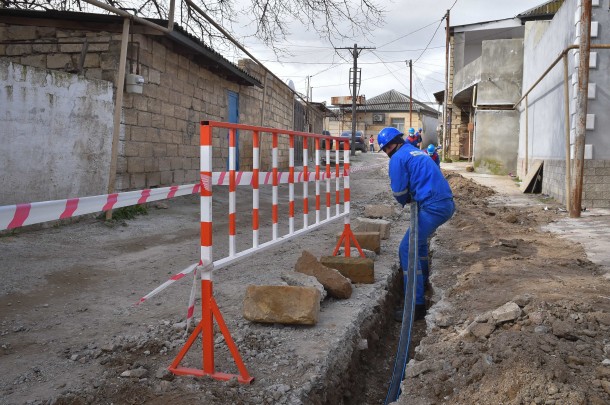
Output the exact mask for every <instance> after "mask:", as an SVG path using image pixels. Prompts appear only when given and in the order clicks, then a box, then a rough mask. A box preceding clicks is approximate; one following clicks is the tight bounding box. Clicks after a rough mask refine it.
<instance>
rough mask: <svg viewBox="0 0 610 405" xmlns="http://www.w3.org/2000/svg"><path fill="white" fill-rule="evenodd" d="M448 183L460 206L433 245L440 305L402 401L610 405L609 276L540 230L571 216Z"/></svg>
mask: <svg viewBox="0 0 610 405" xmlns="http://www.w3.org/2000/svg"><path fill="white" fill-rule="evenodd" d="M448 179H449V181H450V184H451V185H452V188H453V190H454V193H455V199H456V205H457V210H456V214H455V215H454V218H453V219H452V220H451V221H449V222H448V223H447V224H446V225H445V226H443V227H441V228H440V229H439V230H438V232H437V235H436V239H434V241H433V248H432V259H431V266H432V283H433V285H434V289H435V290H434V291H435V293H434V297H433V301H434V306H433V307H432V308H431V309H430V310H429V315H428V317H427V322H428V334H427V336H426V337H424V338H423V339H422V340H421V342H420V344H419V346H418V347H417V349H416V355H415V359H414V360H411V362H410V363H409V366H408V368H407V372H406V375H407V377H406V379H405V381H404V382H403V386H402V389H403V396H402V397H401V400H400V401H399V403H400V404H407V403H408V404H411V405H413V404H417V405H423V404H426V405H428V404H430V405H431V404H468V405H470V404H475V403H482V404H483V403H485V404H515V405H516V404H528V405H529V404H542V403H544V404H556V405H559V404H564V405H568V404H569V405H579V404H582V405H585V404H595V405H601V404H608V403H610V338H609V336H610V299H609V297H610V280H608V278H604V277H603V276H602V275H603V269H601V268H599V266H597V265H595V264H593V263H591V262H590V261H589V260H587V258H586V255H585V253H584V250H583V248H582V246H580V245H579V244H575V243H572V242H570V241H569V240H565V239H561V238H559V237H556V236H554V235H553V234H550V233H548V232H543V231H541V229H540V228H541V226H542V225H545V224H547V223H549V222H550V221H552V220H554V219H558V218H561V217H562V216H564V215H566V214H565V213H562V212H560V210H558V209H557V207H554V206H551V207H550V208H549V207H548V203H547V204H546V205H543V204H541V203H539V204H534V205H530V206H528V207H508V206H506V205H503V204H501V203H499V202H497V201H493V200H492V199H485V198H484V197H489V196H491V195H493V194H494V193H493V190H490V189H488V188H485V187H482V186H479V185H477V184H476V183H474V182H472V181H469V180H466V179H464V178H461V177H460V176H459V175H457V174H453V173H451V174H449V175H448ZM506 305H508V306H510V307H511V308H512V309H513V311H514V312H513V313H512V315H511V316H509V317H507V319H504V318H503V319H500V320H498V319H496V316H497V313H494V311H499V312H502V310H499V309H500V308H502V307H504V306H506ZM504 308H506V307H504ZM494 314H495V315H494Z"/></svg>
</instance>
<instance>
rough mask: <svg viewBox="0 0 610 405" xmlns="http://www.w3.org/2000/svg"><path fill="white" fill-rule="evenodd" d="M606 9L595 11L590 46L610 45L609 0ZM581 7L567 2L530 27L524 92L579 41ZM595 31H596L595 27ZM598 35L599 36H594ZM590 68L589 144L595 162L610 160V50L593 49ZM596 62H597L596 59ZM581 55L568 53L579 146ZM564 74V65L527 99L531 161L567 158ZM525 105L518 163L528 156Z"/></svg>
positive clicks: (571, 101)
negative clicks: (609, 108) (554, 13)
mask: <svg viewBox="0 0 610 405" xmlns="http://www.w3.org/2000/svg"><path fill="white" fill-rule="evenodd" d="M604 3H605V7H601V6H598V7H595V6H594V7H593V15H592V20H593V25H594V26H595V27H596V28H594V32H593V34H594V36H593V38H592V39H591V43H592V44H594V43H608V41H609V40H610V32H608V31H607V30H605V29H604V28H607V27H609V26H610V16H609V14H608V12H607V10H608V7H609V6H610V1H608V0H605V1H604ZM579 16H580V8H579V7H578V1H577V0H569V1H566V2H564V4H563V6H562V7H561V8H560V9H559V11H558V12H557V14H556V15H555V17H554V18H553V20H552V21H551V22H550V23H549V22H528V23H526V26H525V27H526V35H525V41H524V60H525V64H524V66H525V67H524V71H523V90H524V91H526V90H527V89H529V88H530V87H531V85H532V84H533V83H534V82H535V81H536V80H537V79H538V78H539V77H540V75H541V74H542V73H543V72H544V71H545V70H546V69H547V68H548V66H549V65H550V63H551V62H552V61H553V60H554V59H555V58H556V57H557V56H558V55H559V53H560V52H561V51H563V49H565V48H566V47H567V46H568V45H571V44H573V43H575V42H576V43H577V35H578V31H577V28H578V25H577V24H576V23H577V19H578V17H579ZM592 28H593V27H592ZM595 31H597V32H595ZM591 59H592V61H591V63H590V65H591V69H590V70H589V83H590V86H589V89H590V91H589V102H588V109H587V110H588V111H587V113H588V115H589V116H588V121H589V123H590V124H591V125H590V126H589V127H588V128H587V133H586V143H587V144H588V145H591V146H589V149H590V150H591V151H592V153H591V157H592V158H593V159H604V160H608V159H610V137H609V136H608V134H609V133H610V131H609V130H608V128H609V126H610V115H609V114H608V106H609V105H610V104H609V103H610V96H609V94H610V76H609V75H608V66H609V65H610V52H609V51H608V50H594V49H592V50H591ZM593 60H594V61H593ZM577 63H578V51H570V52H569V53H568V74H569V97H570V106H569V108H570V123H571V124H570V126H571V144H573V142H574V123H575V116H574V113H575V109H576V102H575V101H576V86H577V85H576V83H577V74H578V68H577ZM563 86H564V74H563V62H562V61H560V62H559V63H558V64H557V66H556V67H554V68H553V70H551V72H550V73H549V74H548V75H547V76H546V77H545V78H544V79H543V80H542V81H541V82H540V84H538V86H537V87H536V88H535V89H534V90H533V91H532V92H531V93H530V95H529V96H528V110H529V111H528V116H529V119H528V121H529V122H528V135H529V136H528V142H527V143H528V155H529V156H528V158H529V163H531V162H532V161H533V159H565V144H566V136H565V121H564V117H565V108H564V96H563V94H564V87H563ZM524 106H525V103H524V102H522V103H521V106H520V107H521V108H520V112H521V130H520V134H521V136H520V142H519V159H524V158H525V111H524Z"/></svg>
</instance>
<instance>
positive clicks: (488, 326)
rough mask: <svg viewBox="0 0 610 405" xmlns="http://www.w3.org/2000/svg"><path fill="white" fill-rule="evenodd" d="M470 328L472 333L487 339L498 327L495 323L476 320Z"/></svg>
mask: <svg viewBox="0 0 610 405" xmlns="http://www.w3.org/2000/svg"><path fill="white" fill-rule="evenodd" d="M469 329H470V333H472V334H473V335H474V336H476V337H477V338H479V339H483V338H485V339H487V338H488V337H489V335H491V334H492V333H493V331H494V330H495V329H496V326H495V325H494V324H493V323H478V322H474V323H473V324H472V325H471V326H470V328H469Z"/></svg>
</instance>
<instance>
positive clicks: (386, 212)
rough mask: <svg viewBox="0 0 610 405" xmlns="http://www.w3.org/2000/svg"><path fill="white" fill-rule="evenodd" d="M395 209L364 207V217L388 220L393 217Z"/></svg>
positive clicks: (391, 207)
mask: <svg viewBox="0 0 610 405" xmlns="http://www.w3.org/2000/svg"><path fill="white" fill-rule="evenodd" d="M395 213H396V211H395V209H394V207H393V206H391V205H366V206H365V207H364V216H365V217H367V218H389V217H391V216H394V214H395Z"/></svg>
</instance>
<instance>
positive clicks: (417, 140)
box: [407, 128, 422, 149]
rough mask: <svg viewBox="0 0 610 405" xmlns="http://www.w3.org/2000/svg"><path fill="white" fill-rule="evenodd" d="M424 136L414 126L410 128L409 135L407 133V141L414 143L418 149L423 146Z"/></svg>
mask: <svg viewBox="0 0 610 405" xmlns="http://www.w3.org/2000/svg"><path fill="white" fill-rule="evenodd" d="M421 142H422V137H421V136H420V135H419V134H418V133H416V132H415V129H414V128H409V135H407V143H409V144H411V145H413V146H414V147H416V148H417V149H419V147H420V146H421Z"/></svg>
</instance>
